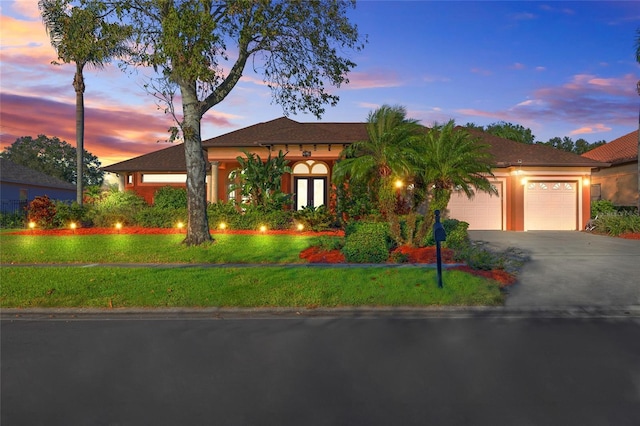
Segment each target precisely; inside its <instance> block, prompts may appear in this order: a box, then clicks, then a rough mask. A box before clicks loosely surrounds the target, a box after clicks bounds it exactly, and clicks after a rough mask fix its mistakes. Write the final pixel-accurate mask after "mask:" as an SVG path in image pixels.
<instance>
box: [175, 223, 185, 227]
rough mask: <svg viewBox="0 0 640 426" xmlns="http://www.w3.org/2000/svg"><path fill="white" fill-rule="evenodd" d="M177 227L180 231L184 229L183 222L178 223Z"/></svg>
mask: <svg viewBox="0 0 640 426" xmlns="http://www.w3.org/2000/svg"><path fill="white" fill-rule="evenodd" d="M176 227H177V228H178V229H182V228H184V223H182V222H178V223H177V224H176Z"/></svg>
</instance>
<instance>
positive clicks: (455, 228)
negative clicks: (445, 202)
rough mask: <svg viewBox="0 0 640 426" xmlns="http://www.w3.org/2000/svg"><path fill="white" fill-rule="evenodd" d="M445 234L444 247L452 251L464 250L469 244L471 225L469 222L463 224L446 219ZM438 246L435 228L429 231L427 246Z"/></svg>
mask: <svg viewBox="0 0 640 426" xmlns="http://www.w3.org/2000/svg"><path fill="white" fill-rule="evenodd" d="M442 226H443V227H444V232H445V234H446V240H445V241H444V242H443V243H442V246H443V247H448V248H450V249H454V250H455V249H463V248H465V247H466V246H467V245H468V244H469V234H468V232H467V229H468V228H469V224H468V223H467V222H461V221H459V220H457V219H444V220H443V221H442ZM435 244H436V240H435V238H434V237H433V227H432V228H431V229H430V230H429V233H428V234H427V237H426V240H425V242H424V245H425V246H433V245H435Z"/></svg>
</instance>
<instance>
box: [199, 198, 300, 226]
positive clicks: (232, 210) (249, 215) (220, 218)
mask: <svg viewBox="0 0 640 426" xmlns="http://www.w3.org/2000/svg"><path fill="white" fill-rule="evenodd" d="M243 207H244V211H238V210H237V209H236V205H235V204H234V203H233V202H229V203H223V202H218V203H214V204H209V206H208V208H207V216H208V218H209V227H211V228H213V229H215V228H218V226H219V225H220V223H222V222H224V223H225V224H226V225H227V227H228V228H229V229H249V230H255V229H258V228H259V227H260V226H262V225H264V226H266V227H267V228H269V229H290V228H291V227H292V226H293V212H292V211H290V210H282V209H268V208H265V207H263V206H252V205H249V204H245V205H243Z"/></svg>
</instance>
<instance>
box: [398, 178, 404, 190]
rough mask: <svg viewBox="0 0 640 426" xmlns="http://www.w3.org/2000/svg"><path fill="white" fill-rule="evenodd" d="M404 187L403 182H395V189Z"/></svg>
mask: <svg viewBox="0 0 640 426" xmlns="http://www.w3.org/2000/svg"><path fill="white" fill-rule="evenodd" d="M403 186H404V182H402V181H401V180H400V179H398V180H396V188H398V189H400V188H402V187H403Z"/></svg>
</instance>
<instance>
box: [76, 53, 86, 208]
mask: <svg viewBox="0 0 640 426" xmlns="http://www.w3.org/2000/svg"><path fill="white" fill-rule="evenodd" d="M82 68H83V65H82V64H76V74H75V76H74V77H73V88H74V89H75V91H76V170H77V172H76V202H77V203H78V205H80V206H82V175H83V173H82V172H83V170H84V89H85V86H84V77H83V75H82Z"/></svg>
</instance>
